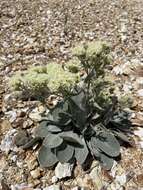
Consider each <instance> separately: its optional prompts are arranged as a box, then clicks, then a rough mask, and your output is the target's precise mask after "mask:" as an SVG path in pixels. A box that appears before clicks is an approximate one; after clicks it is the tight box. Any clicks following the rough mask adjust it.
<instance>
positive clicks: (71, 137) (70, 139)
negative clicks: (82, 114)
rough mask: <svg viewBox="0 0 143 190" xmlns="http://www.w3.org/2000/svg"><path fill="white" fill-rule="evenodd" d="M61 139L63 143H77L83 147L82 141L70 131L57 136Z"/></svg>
mask: <svg viewBox="0 0 143 190" xmlns="http://www.w3.org/2000/svg"><path fill="white" fill-rule="evenodd" d="M59 135H60V137H61V138H63V139H64V140H65V141H68V142H73V143H78V144H80V145H83V141H82V139H81V138H80V136H78V135H77V134H76V133H73V132H72V131H65V132H63V133H60V134H59Z"/></svg>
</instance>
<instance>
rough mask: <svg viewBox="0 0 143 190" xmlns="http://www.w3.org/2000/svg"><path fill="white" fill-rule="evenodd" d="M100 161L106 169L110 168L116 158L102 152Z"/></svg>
mask: <svg viewBox="0 0 143 190" xmlns="http://www.w3.org/2000/svg"><path fill="white" fill-rule="evenodd" d="M99 161H100V163H101V165H102V166H103V167H104V168H105V169H106V170H110V169H111V168H112V166H113V163H114V160H113V158H110V157H108V156H107V155H105V154H104V153H102V152H101V153H100V158H99Z"/></svg>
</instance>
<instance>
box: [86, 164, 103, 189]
mask: <svg viewBox="0 0 143 190" xmlns="http://www.w3.org/2000/svg"><path fill="white" fill-rule="evenodd" d="M89 176H90V177H91V179H92V181H93V183H94V184H96V187H97V189H102V188H103V181H102V178H101V176H102V172H101V167H100V166H99V165H98V166H96V167H94V168H93V169H92V171H91V172H90V174H89Z"/></svg>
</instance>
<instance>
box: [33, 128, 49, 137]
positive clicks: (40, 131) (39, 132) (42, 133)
mask: <svg viewBox="0 0 143 190" xmlns="http://www.w3.org/2000/svg"><path fill="white" fill-rule="evenodd" d="M48 134H49V130H48V127H47V126H46V125H41V126H39V127H37V128H36V129H35V130H34V136H35V137H40V138H44V137H46V136H47V135H48Z"/></svg>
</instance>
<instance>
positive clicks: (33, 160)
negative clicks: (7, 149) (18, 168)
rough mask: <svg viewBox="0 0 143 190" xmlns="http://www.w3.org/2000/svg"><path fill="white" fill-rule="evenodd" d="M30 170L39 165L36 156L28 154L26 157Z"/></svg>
mask: <svg viewBox="0 0 143 190" xmlns="http://www.w3.org/2000/svg"><path fill="white" fill-rule="evenodd" d="M25 161H26V164H27V167H28V169H29V171H31V170H34V169H35V168H36V167H37V166H38V162H37V160H36V157H35V156H33V155H30V156H29V155H28V156H27V157H26V159H25Z"/></svg>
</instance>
